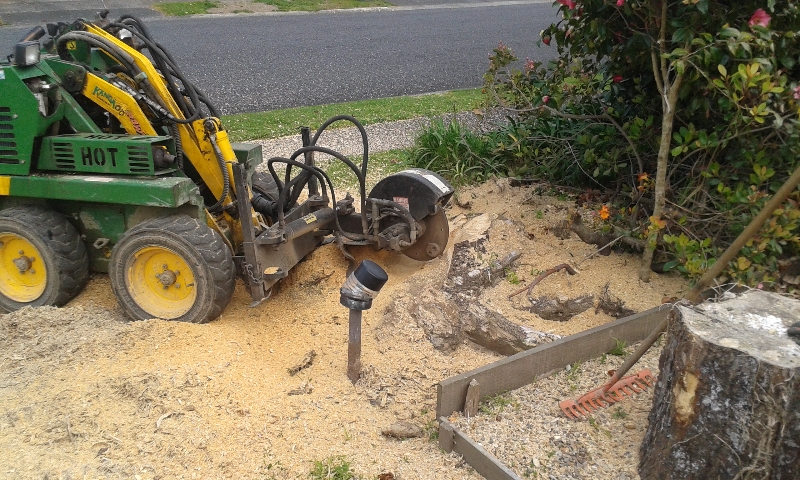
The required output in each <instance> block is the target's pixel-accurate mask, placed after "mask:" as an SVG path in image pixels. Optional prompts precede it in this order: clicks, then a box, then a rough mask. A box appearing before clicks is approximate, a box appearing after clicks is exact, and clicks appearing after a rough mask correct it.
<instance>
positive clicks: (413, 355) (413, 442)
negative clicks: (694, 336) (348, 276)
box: [0, 181, 685, 480]
mask: <svg viewBox="0 0 800 480" xmlns="http://www.w3.org/2000/svg"><path fill="white" fill-rule="evenodd" d="M534 193H535V192H534V191H533V190H532V187H521V188H515V187H511V186H509V184H508V183H507V182H506V181H490V182H488V183H487V184H484V185H482V186H479V187H475V188H472V189H465V190H462V191H460V192H459V194H458V195H459V200H460V202H461V204H462V205H467V204H468V207H469V208H462V207H459V206H456V205H452V206H451V207H450V208H449V209H448V211H447V213H448V217H449V218H450V219H451V224H452V225H454V227H453V228H452V229H451V239H452V238H454V237H453V236H455V235H458V234H459V232H458V230H459V229H458V226H459V225H463V224H464V223H465V221H466V220H468V219H470V218H473V217H475V216H477V215H479V214H482V213H490V214H492V215H493V217H492V218H494V219H499V220H501V221H508V222H512V223H513V224H514V225H517V226H518V227H520V228H522V229H523V231H524V238H525V241H524V242H523V243H521V244H519V245H514V246H513V247H514V248H518V249H519V250H520V251H521V252H522V258H521V259H520V261H519V263H518V264H517V267H516V268H515V270H514V275H513V276H512V275H509V279H508V280H504V281H503V282H501V283H500V284H499V285H498V286H497V287H496V288H495V289H494V290H493V292H490V294H491V297H492V298H491V299H488V300H487V303H488V304H490V305H493V306H494V307H495V308H497V309H498V310H502V312H503V314H504V315H505V316H506V317H508V318H509V319H511V320H513V321H516V322H519V323H522V324H525V325H528V326H530V327H531V328H534V329H536V330H540V331H545V332H549V333H555V334H559V335H569V334H571V333H575V332H578V331H582V330H585V329H588V328H592V327H595V326H597V325H601V324H604V323H606V322H609V321H612V320H613V318H612V317H610V316H608V315H606V314H604V313H602V312H599V313H595V311H594V309H589V310H588V311H587V312H584V313H582V314H580V315H578V316H577V317H575V318H573V319H572V320H570V321H567V322H558V321H546V320H542V319H539V318H536V316H535V315H534V314H532V313H530V312H525V311H522V310H519V309H518V308H516V307H515V306H514V303H513V302H510V301H508V300H507V299H506V296H507V295H508V294H509V292H513V291H514V290H518V289H520V288H521V287H523V286H525V285H526V284H527V283H528V282H530V281H531V280H532V279H533V278H534V273H536V272H540V271H543V270H546V269H548V268H551V267H553V266H555V265H558V264H560V263H564V262H572V263H578V262H581V264H580V266H579V268H578V270H579V273H578V274H577V275H575V276H568V275H567V274H566V273H565V272H560V273H558V274H555V275H551V276H550V277H548V278H547V279H545V280H544V281H543V282H542V283H541V284H539V285H538V286H537V287H536V289H537V292H541V293H542V294H544V293H547V292H552V293H554V294H557V295H569V296H576V295H579V294H583V293H591V294H594V295H598V294H599V293H600V289H602V288H603V287H604V286H605V285H606V284H607V285H609V289H610V290H611V291H612V293H613V294H614V295H616V296H617V297H619V298H620V299H622V300H624V301H625V303H626V306H627V307H628V308H631V309H633V310H636V311H642V310H645V309H647V308H650V307H653V306H656V305H658V304H660V303H661V301H662V298H664V297H673V296H677V295H680V294H681V292H682V291H683V289H684V288H685V283H684V282H683V281H682V280H681V279H680V278H677V277H674V276H666V275H659V276H654V278H653V280H652V281H651V282H650V283H648V284H643V283H640V282H639V281H638V280H637V275H636V272H637V269H638V265H639V261H638V257H637V256H635V255H630V254H624V253H619V252H615V253H613V254H612V255H610V256H608V257H602V256H601V257H592V258H589V259H586V260H584V258H585V257H587V256H588V255H590V254H591V253H592V252H593V251H594V250H595V247H594V246H590V245H587V244H584V243H582V242H581V241H580V240H579V239H578V238H577V237H576V236H574V235H573V236H572V237H571V238H569V239H566V240H559V239H558V238H556V237H555V236H554V235H553V234H552V233H551V231H550V228H551V227H552V226H554V225H555V224H556V223H557V222H558V221H560V220H563V219H564V218H565V216H566V214H567V211H568V209H569V208H571V206H572V205H573V204H570V203H567V202H562V201H559V200H557V199H555V198H551V197H541V196H537V195H535V194H534ZM451 203H455V202H451ZM506 219H507V220H506ZM451 246H452V241H451ZM509 248H511V246H509ZM352 252H353V253H354V254H355V255H356V257H357V259H358V260H361V259H364V258H369V259H372V260H373V261H375V262H377V263H379V264H380V265H382V266H383V267H384V268H385V269H386V271H387V272H388V274H389V283H388V284H387V286H386V287H385V288H384V289H383V291H382V292H381V294H380V296H379V297H378V298H377V299H376V301H375V304H374V306H373V308H372V309H371V310H368V311H366V312H364V325H363V329H364V332H363V357H362V362H363V365H364V368H363V370H362V378H361V380H360V381H359V382H358V384H356V385H355V386H354V385H352V384H351V383H350V382H349V381H348V379H347V377H346V362H347V328H348V326H347V314H348V313H347V310H346V309H345V308H344V307H342V306H341V305H340V304H339V288H340V286H341V285H342V283H343V281H344V279H345V272H346V269H347V264H346V262H345V261H344V259H343V258H342V255H341V254H340V252H339V251H338V250H337V248H336V247H335V246H333V245H328V246H325V247H323V248H320V249H318V250H317V251H316V252H314V253H313V254H312V255H311V256H310V257H309V258H308V259H307V260H306V261H304V262H303V263H301V264H300V265H298V266H297V267H296V268H295V269H294V270H293V271H292V272H291V274H290V276H289V277H288V278H287V279H285V281H284V282H283V283H282V284H280V285H279V287H278V288H276V291H275V292H274V293H273V295H272V298H270V299H269V300H268V301H266V302H264V303H263V304H261V305H259V306H257V307H255V308H248V304H249V297H248V295H247V293H246V292H245V289H244V288H243V285H242V284H241V283H239V284H238V285H237V289H236V293H235V296H234V298H233V300H232V302H231V304H230V306H229V307H228V308H227V309H226V310H225V312H224V313H223V315H222V316H221V317H220V318H219V319H217V320H215V321H213V322H211V323H209V324H207V325H189V324H180V323H176V322H165V321H160V320H150V321H143V322H128V321H126V319H125V318H124V317H123V315H122V313H121V310H120V309H119V307H118V306H117V304H116V301H115V299H114V297H113V295H112V294H111V288H110V285H109V281H108V278H107V276H105V275H94V276H92V278H91V280H90V282H89V284H88V286H87V288H86V289H85V291H84V292H83V293H81V294H80V295H79V296H78V297H77V298H76V299H75V300H73V301H72V302H71V303H70V304H69V305H67V306H66V307H64V308H59V309H56V308H39V309H24V310H21V311H19V312H15V313H12V314H7V315H2V316H0V478H9V479H12V478H13V479H43V478H47V479H77V478H126V479H129V478H134V479H137V480H144V479H157V478H162V479H172V478H175V479H178V478H187V479H188V478H202V479H217V478H220V479H221V478H236V479H239V478H242V479H251V478H252V479H272V478H276V479H281V478H308V473H309V471H310V470H311V468H312V466H313V462H314V461H320V460H323V459H325V458H328V457H331V456H337V455H343V456H344V458H346V460H347V461H349V462H350V463H351V468H352V470H353V471H355V472H356V473H358V474H359V475H360V476H362V477H363V478H370V479H375V478H378V476H379V475H381V474H388V473H391V474H392V477H389V476H385V478H395V479H409V480H410V479H478V478H480V476H479V475H477V474H476V473H475V472H474V471H473V470H472V469H471V468H470V467H469V466H467V465H465V464H463V462H462V461H461V460H460V458H459V457H457V456H454V455H448V454H444V453H442V452H441V451H440V450H439V448H438V445H437V443H436V442H435V441H432V440H431V439H429V438H428V434H429V433H432V432H433V431H434V430H435V428H436V426H435V422H434V410H435V405H436V384H437V383H438V382H439V381H441V380H443V379H445V378H447V377H449V376H452V375H455V374H458V373H461V372H464V371H467V370H471V369H473V368H476V367H478V366H481V365H485V364H487V363H490V362H493V361H495V360H498V359H500V358H501V356H499V355H497V354H494V353H492V352H489V351H486V350H484V349H481V348H479V347H476V346H473V345H471V344H468V343H465V344H463V345H462V346H461V347H459V348H458V349H456V351H455V352H451V353H447V354H445V353H441V352H439V351H437V350H436V349H434V348H433V347H432V345H431V344H430V342H429V341H428V339H427V338H426V337H425V333H424V331H423V329H422V328H421V327H420V326H418V325H416V324H415V322H414V318H413V317H412V316H402V315H400V316H398V315H396V314H395V315H388V314H385V312H387V310H388V311H391V309H388V307H389V305H390V304H391V303H392V301H393V300H394V299H396V298H397V297H400V296H403V295H414V294H416V293H417V292H419V291H420V290H421V289H424V288H434V289H435V288H437V286H436V282H437V281H439V282H441V281H442V280H443V279H444V276H445V275H446V273H447V268H448V255H447V254H445V255H444V256H442V257H440V258H439V259H436V260H434V261H432V262H429V263H427V264H422V263H418V262H415V261H413V260H410V259H408V258H406V257H404V256H402V255H396V254H389V253H385V252H373V251H372V250H371V249H366V248H364V249H355V250H353V251H352ZM448 252H449V249H448ZM505 253H507V252H497V254H498V256H499V257H502V256H503V255H504V254H505ZM514 277H516V278H514ZM519 297H525V295H520V296H519ZM515 298H516V297H515ZM524 301H525V299H524V298H518V299H516V300H515V302H524ZM517 306H519V303H518V304H517ZM312 350H313V351H314V352H315V353H316V357H315V358H314V360H313V363H312V365H311V366H310V367H308V368H305V369H303V370H301V371H300V372H299V373H297V374H296V375H290V373H289V372H288V369H289V368H290V367H292V366H294V365H296V364H297V363H298V362H300V360H301V359H302V358H303V357H304V356H305V355H306V354H307V353H308V352H310V351H312ZM398 421H408V422H411V423H414V424H416V425H418V426H419V427H421V428H422V429H423V430H424V431H425V435H424V436H423V437H421V438H413V439H408V440H396V439H392V438H387V437H385V436H383V435H382V433H381V432H382V430H383V429H385V428H387V427H388V426H390V425H391V424H394V423H396V422H398ZM530 434H531V435H535V432H531V433H530Z"/></svg>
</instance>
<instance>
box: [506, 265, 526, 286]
mask: <svg viewBox="0 0 800 480" xmlns="http://www.w3.org/2000/svg"><path fill="white" fill-rule="evenodd" d="M506 280H508V283H510V284H511V285H519V284H520V283H521V282H522V280H520V279H519V277H518V276H517V272H515V271H514V270H511V269H510V268H506Z"/></svg>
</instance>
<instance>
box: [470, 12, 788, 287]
mask: <svg viewBox="0 0 800 480" xmlns="http://www.w3.org/2000/svg"><path fill="white" fill-rule="evenodd" d="M557 3H558V4H560V5H561V6H560V8H559V10H560V12H561V14H562V20H561V21H559V22H558V23H555V24H553V25H551V26H550V27H548V28H547V29H545V30H544V31H543V32H542V43H544V44H547V45H550V44H555V45H556V48H557V49H558V51H559V54H560V57H559V59H558V60H555V61H552V62H549V63H548V64H546V65H539V64H536V63H535V62H532V61H531V60H526V61H525V62H524V64H523V66H522V68H514V67H513V66H514V65H516V64H515V63H514V62H516V61H517V58H516V57H515V55H514V54H513V52H511V51H510V50H509V49H508V48H507V47H506V46H505V45H503V44H502V43H501V44H500V45H499V46H498V47H497V48H496V49H495V50H494V52H493V54H492V55H490V66H489V69H488V71H487V73H486V75H485V87H484V90H485V91H486V93H487V94H488V95H489V98H490V100H491V101H493V102H494V103H496V104H498V105H501V106H504V107H506V108H508V109H509V110H511V111H513V112H514V113H515V114H516V115H517V116H518V118H519V121H517V122H512V123H511V124H510V125H509V126H508V127H507V128H506V129H505V130H503V131H501V132H498V133H497V134H495V135H494V136H492V137H491V138H493V139H494V141H495V142H496V143H495V147H494V149H493V153H494V158H493V160H494V162H495V164H496V163H497V162H502V163H503V165H505V166H506V168H507V170H508V171H509V172H510V173H511V174H513V175H517V176H529V177H538V178H542V179H545V180H548V181H551V182H555V183H562V184H563V183H567V184H569V185H572V186H578V187H584V188H587V187H591V188H595V189H596V188H598V187H602V188H603V189H606V190H607V191H610V192H611V193H613V194H615V196H614V201H613V209H614V211H615V212H619V213H620V214H619V215H614V216H613V217H611V218H610V219H609V220H608V222H617V223H618V224H619V225H618V226H620V227H622V228H624V229H626V230H628V231H638V232H641V234H640V235H641V236H642V237H645V238H646V239H647V240H648V242H647V244H649V245H653V246H658V248H659V252H660V255H661V256H662V262H663V264H664V268H665V269H666V270H670V269H675V270H678V271H680V272H681V273H683V274H685V275H687V276H688V277H690V278H697V277H699V276H700V275H702V274H703V272H705V270H706V269H707V268H708V267H709V266H710V265H712V264H713V263H714V262H715V260H716V258H717V257H718V255H719V254H720V252H721V251H722V250H723V249H724V248H725V247H726V246H727V245H729V244H730V243H731V241H732V240H733V239H734V238H735V237H736V236H737V235H738V234H739V233H741V232H742V231H743V230H744V228H745V226H746V225H747V224H748V223H749V222H750V220H751V219H752V218H753V217H755V216H756V214H757V213H758V212H759V211H760V209H761V208H762V207H763V206H764V204H765V203H766V202H767V201H768V200H769V198H770V197H771V196H772V194H774V192H775V191H777V189H778V188H779V187H780V186H781V185H782V184H783V183H784V182H785V181H786V179H787V178H788V177H789V175H790V174H791V173H792V172H793V171H794V170H795V169H796V168H797V167H798V165H800V129H799V128H798V127H799V126H800V124H799V123H798V113H800V82H799V81H798V80H799V79H800V63H798V61H799V60H800V41H799V40H798V39H800V5H798V4H797V3H795V2H789V1H777V0H770V1H768V2H766V4H765V3H764V2H761V1H756V0H745V1H741V2H730V1H715V0H681V1H664V2H661V1H656V0H580V1H577V0H558V2H557ZM798 202H800V194H797V193H796V194H795V195H794V196H793V197H792V198H791V199H790V200H789V201H788V202H787V204H786V205H784V207H783V208H782V209H781V210H780V211H778V212H775V214H774V215H773V216H772V219H771V221H770V222H768V223H767V225H766V226H765V227H764V228H763V229H762V230H761V232H760V233H759V234H758V236H757V237H756V238H754V239H753V240H752V241H751V242H750V243H749V244H748V245H747V246H746V247H745V248H744V249H743V250H742V252H741V253H740V256H739V258H737V259H736V260H734V261H733V262H731V264H730V265H728V266H727V267H726V276H727V278H728V279H730V280H734V281H738V282H742V283H746V284H750V285H755V284H757V283H762V284H763V283H768V282H774V281H776V280H777V264H778V262H779V261H780V259H781V258H788V257H791V256H794V255H800V219H799V218H798V213H797V212H798Z"/></svg>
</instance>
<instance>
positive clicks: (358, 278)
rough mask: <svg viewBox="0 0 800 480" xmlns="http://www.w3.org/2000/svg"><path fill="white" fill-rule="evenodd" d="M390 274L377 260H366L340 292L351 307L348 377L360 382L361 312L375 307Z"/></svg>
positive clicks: (343, 299) (346, 304) (343, 303)
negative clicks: (373, 302)
mask: <svg viewBox="0 0 800 480" xmlns="http://www.w3.org/2000/svg"><path fill="white" fill-rule="evenodd" d="M387 280H389V276H388V275H387V274H386V272H385V271H384V270H383V269H382V268H381V267H379V266H378V265H377V264H376V263H375V262H371V261H369V260H364V261H363V262H361V265H359V266H358V268H356V269H355V271H354V272H353V273H351V274H350V275H349V276H348V277H347V280H345V282H344V285H342V289H341V290H340V293H341V294H342V295H341V297H339V302H340V303H341V304H342V305H344V306H345V307H347V308H349V309H350V322H349V331H348V338H347V378H349V379H350V381H351V382H353V385H355V384H356V382H358V379H359V378H360V377H361V311H362V310H367V309H369V308H370V307H371V306H372V299H374V298H375V297H377V296H378V292H379V291H380V290H381V288H383V286H384V285H386V281H387Z"/></svg>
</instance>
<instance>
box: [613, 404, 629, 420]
mask: <svg viewBox="0 0 800 480" xmlns="http://www.w3.org/2000/svg"><path fill="white" fill-rule="evenodd" d="M627 417H628V413H627V412H626V411H625V410H623V409H622V407H617V408H616V409H615V410H614V413H612V414H611V418H615V419H617V420H623V419H625V418H627Z"/></svg>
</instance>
